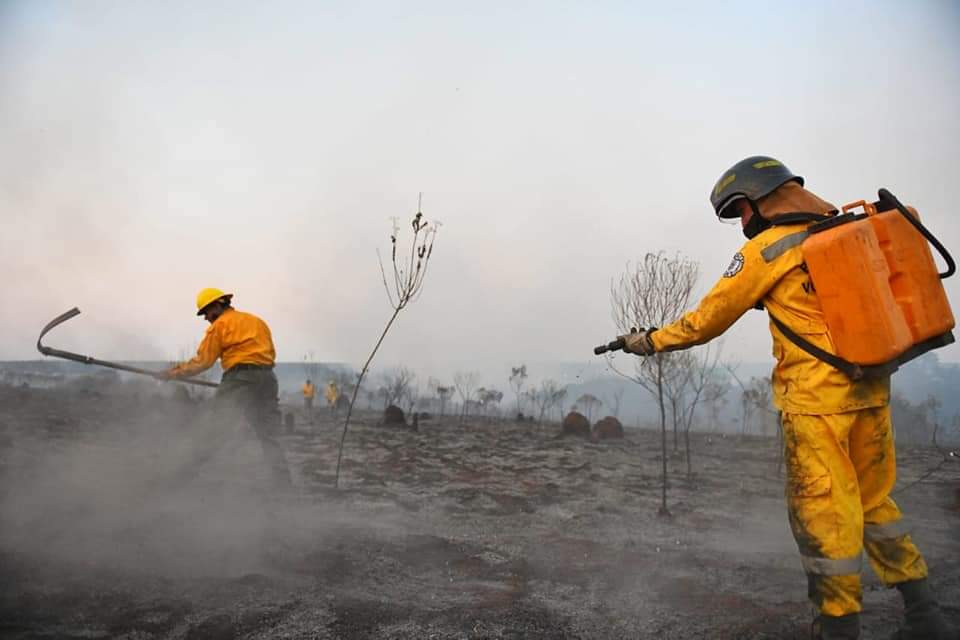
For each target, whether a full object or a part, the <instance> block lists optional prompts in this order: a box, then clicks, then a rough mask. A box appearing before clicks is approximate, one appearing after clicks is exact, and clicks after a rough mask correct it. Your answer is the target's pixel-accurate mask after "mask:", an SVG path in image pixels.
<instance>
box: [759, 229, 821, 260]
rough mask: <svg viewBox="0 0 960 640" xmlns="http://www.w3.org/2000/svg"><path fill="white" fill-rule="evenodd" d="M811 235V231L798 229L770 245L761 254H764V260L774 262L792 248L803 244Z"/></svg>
mask: <svg viewBox="0 0 960 640" xmlns="http://www.w3.org/2000/svg"><path fill="white" fill-rule="evenodd" d="M809 235H810V233H809V232H808V231H798V232H796V233H791V234H790V235H788V236H783V237H782V238H780V239H779V240H777V241H776V242H774V243H773V244H771V245H770V246H769V247H767V248H765V249H763V250H762V251H760V255H762V256H763V260H764V262H773V261H774V260H776V259H777V258H779V257H780V256H782V255H783V254H785V253H786V252H787V251H789V250H790V249H793V248H794V247H796V246H798V245H800V244H802V243H803V241H804V240H806V239H807V237H808V236H809Z"/></svg>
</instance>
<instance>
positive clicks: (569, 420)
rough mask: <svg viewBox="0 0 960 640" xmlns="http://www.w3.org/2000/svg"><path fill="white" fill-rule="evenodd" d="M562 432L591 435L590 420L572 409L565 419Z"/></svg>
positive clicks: (567, 434) (581, 435)
mask: <svg viewBox="0 0 960 640" xmlns="http://www.w3.org/2000/svg"><path fill="white" fill-rule="evenodd" d="M562 427H563V428H562V434H563V435H565V436H578V437H580V438H589V437H590V421H589V420H587V417H586V416H585V415H583V414H582V413H580V412H578V411H571V412H570V413H568V414H567V417H566V418H564V419H563V425H562Z"/></svg>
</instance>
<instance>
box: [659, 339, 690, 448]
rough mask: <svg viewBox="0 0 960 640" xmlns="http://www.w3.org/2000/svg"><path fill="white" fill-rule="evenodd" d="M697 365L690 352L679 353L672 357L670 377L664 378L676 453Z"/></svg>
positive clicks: (669, 370) (664, 391)
mask: <svg viewBox="0 0 960 640" xmlns="http://www.w3.org/2000/svg"><path fill="white" fill-rule="evenodd" d="M695 365H696V358H695V357H694V356H693V354H692V353H691V352H690V351H679V352H677V353H674V354H673V355H672V356H671V358H670V367H669V369H668V375H665V376H664V377H663V395H664V397H665V398H666V400H667V405H668V406H669V407H670V422H671V425H672V427H673V450H674V451H677V450H678V449H679V448H680V440H679V438H680V436H679V433H680V425H681V424H682V423H683V416H684V406H685V404H686V397H687V392H688V390H689V387H690V377H691V376H692V375H693V369H694V367H695Z"/></svg>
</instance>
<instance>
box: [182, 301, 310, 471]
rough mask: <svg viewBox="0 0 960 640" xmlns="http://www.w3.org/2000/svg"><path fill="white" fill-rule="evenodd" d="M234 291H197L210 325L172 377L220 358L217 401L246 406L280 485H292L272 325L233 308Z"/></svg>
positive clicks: (199, 308) (201, 310) (199, 305)
mask: <svg viewBox="0 0 960 640" xmlns="http://www.w3.org/2000/svg"><path fill="white" fill-rule="evenodd" d="M232 299H233V294H232V293H224V292H223V291H221V290H220V289H216V288H212V287H210V288H206V289H202V290H201V291H200V293H198V294H197V315H198V316H203V317H204V318H205V319H206V321H207V322H209V323H210V326H209V327H207V332H206V334H205V335H204V337H203V341H202V342H201V343H200V346H199V348H198V349H197V355H195V356H194V357H193V358H192V359H191V360H190V361H188V362H184V363H182V364H179V365H177V366H175V367H173V368H171V369H168V370H167V371H166V372H165V373H164V376H165V377H167V378H181V377H189V376H193V375H196V374H198V373H201V372H203V371H206V370H207V369H209V368H210V367H212V366H213V365H214V364H215V363H216V362H217V360H220V364H221V367H222V368H223V378H222V379H221V381H220V386H219V387H217V402H218V403H219V404H220V405H221V406H228V407H231V408H235V409H238V410H240V411H241V412H242V413H243V415H244V416H245V418H246V420H247V422H249V423H250V426H251V427H252V428H253V430H254V431H255V432H256V434H257V438H258V439H259V440H260V444H261V447H262V448H263V453H264V457H265V458H266V460H267V463H268V464H269V465H270V471H271V476H272V479H273V482H274V484H275V485H276V486H278V487H279V488H281V489H288V488H289V487H290V486H291V480H290V470H289V468H288V467H287V461H286V458H285V456H284V454H283V450H282V449H281V448H280V445H279V444H278V442H277V440H276V438H275V435H276V433H277V431H278V430H279V426H280V411H279V406H278V385H277V377H276V375H274V372H273V365H274V362H275V360H276V351H275V350H274V347H273V337H272V336H271V334H270V328H269V327H268V326H267V323H266V322H264V321H263V320H261V319H260V318H258V317H257V316H255V315H253V314H251V313H246V312H243V311H238V310H236V309H234V308H233V307H232V306H231V300H232Z"/></svg>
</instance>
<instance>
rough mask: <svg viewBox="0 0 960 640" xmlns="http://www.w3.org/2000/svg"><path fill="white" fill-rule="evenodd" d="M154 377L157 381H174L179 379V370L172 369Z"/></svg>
mask: <svg viewBox="0 0 960 640" xmlns="http://www.w3.org/2000/svg"><path fill="white" fill-rule="evenodd" d="M153 377H155V378H156V379H157V380H173V379H174V378H176V377H177V368H176V367H170V368H169V369H164V370H163V371H158V372H157V373H155V374H154V376H153Z"/></svg>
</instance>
